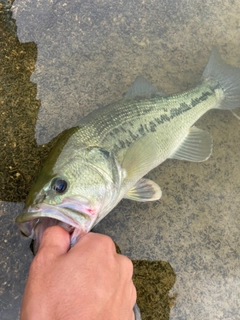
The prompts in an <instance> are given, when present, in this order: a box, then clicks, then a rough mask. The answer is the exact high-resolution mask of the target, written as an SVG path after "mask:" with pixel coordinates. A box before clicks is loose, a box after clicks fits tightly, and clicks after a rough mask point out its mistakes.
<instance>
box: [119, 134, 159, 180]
mask: <svg viewBox="0 0 240 320" xmlns="http://www.w3.org/2000/svg"><path fill="white" fill-rule="evenodd" d="M156 143H157V142H156V139H155V136H154V135H153V134H152V135H151V134H148V135H146V136H144V137H142V138H141V139H139V140H138V141H136V142H134V143H133V144H132V145H131V146H130V148H129V149H128V151H127V153H126V155H125V157H124V159H123V162H122V168H123V169H125V170H126V173H127V177H128V179H136V180H138V179H139V178H141V177H143V176H144V175H145V174H147V173H148V172H149V171H150V170H151V169H152V164H153V162H154V161H155V159H156V158H157V156H158V155H157V148H156Z"/></svg>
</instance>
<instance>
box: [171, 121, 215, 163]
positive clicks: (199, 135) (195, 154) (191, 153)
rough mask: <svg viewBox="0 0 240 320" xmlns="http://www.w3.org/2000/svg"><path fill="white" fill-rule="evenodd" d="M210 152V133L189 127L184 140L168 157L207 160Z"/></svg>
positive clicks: (195, 160)
mask: <svg viewBox="0 0 240 320" xmlns="http://www.w3.org/2000/svg"><path fill="white" fill-rule="evenodd" d="M211 154H212V137H211V135H210V134H209V133H208V132H207V131H204V130H201V129H198V128H196V127H191V128H190V130H189V134H188V135H187V137H186V138H185V140H184V141H183V142H182V144H181V145H180V146H179V148H178V149H177V150H176V151H175V152H174V153H173V154H172V155H171V156H170V157H169V158H171V159H178V160H187V161H193V162H200V161H205V160H207V159H208V158H209V157H210V155H211Z"/></svg>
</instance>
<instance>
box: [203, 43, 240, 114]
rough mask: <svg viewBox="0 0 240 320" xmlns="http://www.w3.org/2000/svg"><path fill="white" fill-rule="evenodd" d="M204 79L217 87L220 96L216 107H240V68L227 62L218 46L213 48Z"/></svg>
mask: <svg viewBox="0 0 240 320" xmlns="http://www.w3.org/2000/svg"><path fill="white" fill-rule="evenodd" d="M202 81H207V82H209V83H210V85H213V86H214V87H215V92H216V94H217V95H218V96H219V104H218V105H217V106H216V108H218V109H225V110H230V109H236V108H239V107H240V68H237V67H233V66H231V65H229V64H227V63H226V62H225V61H224V60H223V59H222V58H221V56H220V54H219V52H218V50H217V48H213V50H212V53H211V55H210V58H209V61H208V64H207V66H206V68H205V70H204V72H203V75H202Z"/></svg>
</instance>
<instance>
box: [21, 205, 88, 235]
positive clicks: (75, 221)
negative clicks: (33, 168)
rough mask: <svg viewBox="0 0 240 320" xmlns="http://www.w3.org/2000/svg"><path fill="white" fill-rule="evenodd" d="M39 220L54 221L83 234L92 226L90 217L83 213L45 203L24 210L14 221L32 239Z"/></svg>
mask: <svg viewBox="0 0 240 320" xmlns="http://www.w3.org/2000/svg"><path fill="white" fill-rule="evenodd" d="M41 218H52V219H56V220H58V221H61V222H63V223H65V224H67V225H70V226H72V227H73V228H76V229H82V231H83V233H86V232H88V231H89V230H88V229H89V225H92V223H91V217H90V216H89V215H87V214H85V213H83V212H79V211H76V210H74V209H72V208H68V207H62V206H56V205H50V204H45V203H41V204H38V205H36V206H33V207H28V208H26V210H24V212H23V213H22V214H21V215H19V216H18V217H17V218H16V220H15V221H16V223H17V224H18V226H19V228H20V230H21V232H22V233H23V234H24V235H26V236H28V237H31V238H34V229H35V227H36V226H37V224H38V223H39V221H40V219H41Z"/></svg>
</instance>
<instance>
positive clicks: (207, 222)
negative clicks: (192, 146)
mask: <svg viewBox="0 0 240 320" xmlns="http://www.w3.org/2000/svg"><path fill="white" fill-rule="evenodd" d="M9 5H10V2H9V1H7V0H4V1H3V0H1V2H0V31H1V32H0V61H1V63H0V182H1V185H0V200H1V202H0V319H1V320H7V319H11V320H15V319H18V312H19V308H20V302H21V296H22V293H23V289H24V284H25V281H26V277H27V271H28V267H29V263H30V261H31V260H32V254H31V251H30V249H29V244H30V243H29V240H28V239H24V238H22V237H21V236H20V233H19V231H18V228H17V226H16V225H15V224H14V218H15V217H16V216H17V215H18V214H19V213H20V212H21V210H22V207H23V202H24V200H25V197H26V195H27V193H28V191H29V188H30V186H31V184H32V183H33V181H34V179H35V178H36V177H37V174H38V171H39V169H40V167H41V165H42V163H43V162H44V160H45V159H46V155H47V153H48V152H49V150H50V148H51V146H52V145H53V144H54V141H55V140H54V141H53V142H52V143H48V142H49V141H50V140H51V139H52V138H54V137H55V136H56V135H57V134H58V133H59V132H61V131H62V130H64V129H65V128H68V127H71V126H73V125H74V124H76V123H77V119H80V118H81V117H82V116H84V115H86V114H87V113H88V112H89V111H91V110H93V109H95V108H98V107H100V106H103V105H106V104H108V103H111V102H114V101H117V100H119V99H121V97H122V96H123V94H124V93H125V92H126V91H127V90H128V88H129V86H130V85H131V83H132V82H133V81H134V79H135V78H136V76H138V75H140V74H141V75H142V76H144V77H145V78H146V79H148V80H149V81H150V82H151V83H152V84H153V85H154V86H155V87H157V88H159V89H160V90H162V91H164V92H166V93H167V94H171V93H175V92H181V91H183V90H187V89H189V88H191V87H192V86H194V85H196V84H197V83H198V82H199V80H200V78H201V73H202V71H203V69H204V67H205V65H206V63H207V61H208V57H209V54H210V51H211V48H212V47H213V46H217V47H218V49H219V51H220V53H221V55H222V57H223V58H224V59H225V60H226V61H227V62H228V63H230V64H232V65H235V66H239V67H240V54H239V43H240V22H239V15H240V4H239V3H238V2H237V1H234V0H233V1H225V2H223V1H220V0H213V1H200V0H197V1H189V0H180V1H176V0H175V1H173V0H171V1H162V0H161V1H157V0H150V1H139V2H136V1H132V0H130V1H129V0H122V1H118V2H116V3H114V2H113V1H109V0H102V1H98V0H93V1H91V2H90V1H80V0H79V1H74V2H73V1H71V2H66V3H65V1H63V0H60V1H46V0H38V1H31V0H16V1H15V3H14V9H13V12H14V18H15V19H16V23H17V31H16V25H15V21H14V20H13V18H12V17H11V11H10V9H9ZM17 36H18V38H19V40H20V42H21V43H20V42H19V41H18V38H17ZM33 42H34V43H35V44H34V43H33ZM32 72H33V74H32ZM31 74H32V75H31ZM30 76H31V81H32V82H30ZM237 112H238V114H240V111H237ZM196 126H197V127H199V128H201V129H204V130H207V131H209V132H210V133H211V135H212V137H213V141H214V145H213V154H212V156H211V158H210V159H209V160H208V161H206V162H202V163H191V162H185V161H177V160H167V161H166V162H164V163H163V164H162V165H161V166H160V167H158V168H156V169H155V170H153V171H152V172H150V173H149V174H148V177H149V178H150V179H152V180H154V181H155V182H156V183H158V184H159V185H160V186H161V189H162V191H163V196H162V198H161V199H160V200H159V201H156V202H153V203H136V202H132V201H130V200H123V201H122V202H121V203H120V204H119V205H118V206H117V207H116V208H115V209H114V210H113V211H112V212H111V213H110V214H109V215H108V216H107V217H106V218H105V219H104V220H102V221H101V222H100V223H99V225H97V226H96V227H95V229H94V231H96V232H101V233H104V234H108V235H110V236H111V237H112V238H113V239H114V241H115V242H116V243H117V245H118V246H119V248H120V250H121V252H122V253H123V254H126V255H127V256H129V257H130V258H131V259H132V260H134V266H135V275H134V281H135V283H136V287H137V290H138V296H139V299H138V304H139V306H140V309H141V311H142V317H143V320H144V319H149V320H150V319H153V320H159V319H171V320H185V319H187V320H202V319H204V320H205V319H210V320H220V319H224V320H233V319H234V320H235V319H240V316H239V308H240V289H239V287H240V280H239V279H240V258H239V257H240V249H239V248H240V237H239V229H240V209H239V197H238V195H239V191H240V169H239V158H240V143H239V134H240V122H239V120H238V119H237V118H236V117H234V116H233V115H232V114H231V113H230V112H229V111H220V110H213V111H210V112H208V113H207V114H205V115H204V116H203V117H202V118H201V119H200V120H199V121H198V122H197V124H196ZM35 138H36V140H35ZM143 279H144V280H143Z"/></svg>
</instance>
